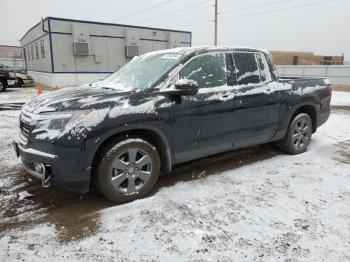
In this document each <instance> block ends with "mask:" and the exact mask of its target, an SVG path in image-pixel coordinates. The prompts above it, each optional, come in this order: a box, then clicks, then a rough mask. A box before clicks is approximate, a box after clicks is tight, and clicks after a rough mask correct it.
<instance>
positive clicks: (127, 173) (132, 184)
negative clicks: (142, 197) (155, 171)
mask: <svg viewBox="0 0 350 262" xmlns="http://www.w3.org/2000/svg"><path fill="white" fill-rule="evenodd" d="M110 174H111V176H110V178H111V184H112V185H113V187H114V188H115V189H116V190H118V191H119V192H121V193H123V194H126V195H130V194H135V193H137V192H138V191H139V190H140V189H142V188H143V187H144V186H145V185H146V184H147V182H148V180H149V179H150V178H151V174H152V161H151V157H150V156H149V155H148V154H147V153H146V152H145V151H143V150H141V149H139V148H129V149H127V150H126V151H124V152H122V153H121V154H119V155H118V156H117V157H116V159H115V160H114V162H113V164H112V166H111V170H110Z"/></svg>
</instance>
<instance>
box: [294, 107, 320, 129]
mask: <svg viewBox="0 0 350 262" xmlns="http://www.w3.org/2000/svg"><path fill="white" fill-rule="evenodd" d="M301 113H304V114H307V115H308V116H309V117H310V118H311V122H312V132H313V133H315V132H316V130H317V110H316V106H315V105H314V104H312V103H307V104H303V105H300V106H298V107H297V108H295V110H294V112H293V113H292V115H291V117H290V119H289V124H288V126H289V125H290V123H291V122H292V121H293V119H294V118H295V117H296V116H297V115H299V114H301Z"/></svg>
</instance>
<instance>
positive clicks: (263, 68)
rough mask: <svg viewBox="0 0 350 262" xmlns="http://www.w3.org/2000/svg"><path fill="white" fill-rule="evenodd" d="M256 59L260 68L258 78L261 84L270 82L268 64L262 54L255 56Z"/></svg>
mask: <svg viewBox="0 0 350 262" xmlns="http://www.w3.org/2000/svg"><path fill="white" fill-rule="evenodd" d="M256 58H257V61H258V64H259V68H260V76H261V81H262V82H270V81H271V80H272V77H271V72H270V68H269V64H268V63H267V60H266V57H265V55H263V54H262V53H259V54H256Z"/></svg>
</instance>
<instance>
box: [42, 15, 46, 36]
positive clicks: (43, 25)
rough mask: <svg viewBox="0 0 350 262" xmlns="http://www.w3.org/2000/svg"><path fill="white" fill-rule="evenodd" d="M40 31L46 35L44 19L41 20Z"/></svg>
mask: <svg viewBox="0 0 350 262" xmlns="http://www.w3.org/2000/svg"><path fill="white" fill-rule="evenodd" d="M41 30H43V32H45V33H47V30H45V24H44V18H41Z"/></svg>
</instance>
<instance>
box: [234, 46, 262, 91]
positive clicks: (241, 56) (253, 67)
mask: <svg viewBox="0 0 350 262" xmlns="http://www.w3.org/2000/svg"><path fill="white" fill-rule="evenodd" d="M233 59H234V63H235V72H236V78H237V84H238V85H248V84H258V83H260V71H259V67H258V65H257V62H256V58H255V53H244V52H235V53H233Z"/></svg>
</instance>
